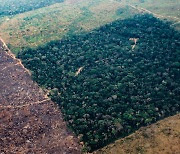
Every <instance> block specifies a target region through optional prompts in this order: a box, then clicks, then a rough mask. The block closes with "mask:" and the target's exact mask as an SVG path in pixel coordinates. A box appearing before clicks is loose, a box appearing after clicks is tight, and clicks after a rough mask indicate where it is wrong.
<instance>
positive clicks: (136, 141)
mask: <svg viewBox="0 0 180 154" xmlns="http://www.w3.org/2000/svg"><path fill="white" fill-rule="evenodd" d="M94 154H180V114H178V115H175V116H172V117H169V118H166V119H164V120H161V121H159V122H157V123H155V124H152V125H150V126H148V127H142V128H141V129H139V130H138V131H136V132H135V133H133V134H132V135H129V136H128V137H125V138H123V139H119V140H117V141H115V143H113V144H110V145H108V146H106V147H104V148H103V149H100V150H98V151H96V152H94Z"/></svg>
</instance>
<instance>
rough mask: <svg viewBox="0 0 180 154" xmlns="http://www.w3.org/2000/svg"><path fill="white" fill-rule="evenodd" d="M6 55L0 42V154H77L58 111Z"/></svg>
mask: <svg viewBox="0 0 180 154" xmlns="http://www.w3.org/2000/svg"><path fill="white" fill-rule="evenodd" d="M5 50H6V51H5ZM7 51H8V50H7V48H5V47H3V43H2V42H0V87H1V88H0V153H35V154H36V153H37V154H39V153H52V154H54V153H57V154H60V153H68V154H69V153H72V154H78V153H80V146H79V144H78V140H77V139H76V138H75V137H74V136H73V134H72V133H71V132H69V131H68V129H67V127H66V124H65V122H64V121H63V118H62V114H61V112H60V110H59V109H58V107H57V106H56V105H55V104H54V103H53V102H52V101H50V100H49V99H48V98H47V97H46V95H45V93H44V92H43V91H42V90H41V89H40V88H39V87H38V86H37V84H35V83H34V82H33V81H32V80H31V77H30V75H29V74H28V73H27V71H26V70H25V69H24V68H23V67H22V66H21V65H20V64H19V60H17V59H13V58H12V56H11V55H10V54H9V53H8V52H7Z"/></svg>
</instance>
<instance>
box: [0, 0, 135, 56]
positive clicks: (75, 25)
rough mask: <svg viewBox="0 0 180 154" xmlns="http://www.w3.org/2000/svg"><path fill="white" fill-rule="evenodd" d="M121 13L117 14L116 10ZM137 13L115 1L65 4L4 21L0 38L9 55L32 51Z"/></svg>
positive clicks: (86, 1) (70, 0)
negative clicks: (21, 51)
mask: <svg viewBox="0 0 180 154" xmlns="http://www.w3.org/2000/svg"><path fill="white" fill-rule="evenodd" d="M119 9H120V10H121V9H122V10H123V11H122V12H121V14H118V13H117V12H118V10H119ZM136 13H138V11H137V10H134V9H132V8H128V9H127V8H126V6H125V5H122V4H121V3H120V2H117V1H116V0H96V1H92V0H78V1H75V0H74V1H73V0H67V1H65V2H64V3H59V4H54V5H51V6H49V7H45V8H41V9H37V10H34V11H30V12H26V13H22V14H19V15H15V16H13V17H10V18H9V17H4V18H2V19H1V20H0V29H1V30H0V36H1V37H2V38H3V39H4V40H5V41H6V43H7V44H8V45H9V47H10V48H11V49H13V50H12V51H13V52H14V53H17V52H18V51H20V49H21V48H23V47H36V46H39V45H42V44H44V43H47V42H49V41H51V40H58V39H61V38H62V37H64V36H67V35H71V34H73V33H80V32H84V31H90V30H92V29H94V28H97V27H100V26H102V25H104V24H107V23H109V22H112V21H114V20H117V19H125V18H129V17H131V16H133V15H134V14H136Z"/></svg>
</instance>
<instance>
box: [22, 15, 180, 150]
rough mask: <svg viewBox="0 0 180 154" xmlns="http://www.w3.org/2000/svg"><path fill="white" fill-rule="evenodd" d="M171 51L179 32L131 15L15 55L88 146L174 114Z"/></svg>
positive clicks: (174, 58)
mask: <svg viewBox="0 0 180 154" xmlns="http://www.w3.org/2000/svg"><path fill="white" fill-rule="evenodd" d="M179 54H180V34H179V32H177V31H175V30H174V29H173V28H171V27H170V26H169V24H168V23H164V22H163V21H160V20H159V19H157V18H155V17H153V16H151V15H142V16H140V15H138V16H135V17H134V18H132V19H126V20H123V21H122V20H121V21H120V20H118V21H115V22H112V23H110V24H107V25H104V26H102V27H100V28H99V29H96V30H93V31H91V32H89V33H86V34H82V35H76V36H74V35H73V36H70V37H69V38H64V39H63V40H60V41H52V42H50V43H48V44H47V45H45V46H42V47H39V48H38V49H26V50H24V51H23V52H21V53H20V54H19V55H18V57H19V58H21V59H22V61H23V64H24V65H25V66H26V67H27V68H28V69H30V70H31V71H32V76H33V79H34V80H35V81H36V82H37V83H38V84H39V85H41V86H42V87H45V88H47V89H49V90H50V94H49V95H50V97H51V98H52V100H54V101H55V102H57V103H58V104H59V106H60V108H61V110H62V112H63V114H64V118H65V120H66V121H67V123H68V124H69V127H70V128H71V129H72V130H73V131H74V132H75V133H76V134H77V135H79V137H81V140H82V141H83V142H84V143H85V145H86V148H87V150H88V151H92V150H95V149H97V148H99V147H102V146H104V145H106V144H107V143H109V142H111V141H113V140H115V139H117V138H119V137H122V136H125V135H127V134H129V133H132V132H133V131H135V130H137V129H138V128H140V127H141V126H145V125H148V124H151V123H154V122H156V121H157V120H159V119H162V118H164V117H167V116H170V115H174V114H176V113H177V112H179V111H180V57H179Z"/></svg>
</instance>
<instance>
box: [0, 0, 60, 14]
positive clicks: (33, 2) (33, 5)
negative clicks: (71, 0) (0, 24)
mask: <svg viewBox="0 0 180 154" xmlns="http://www.w3.org/2000/svg"><path fill="white" fill-rule="evenodd" d="M63 1H64V0H40V1H38V0H0V16H5V15H15V14H19V13H23V12H27V11H31V10H35V9H39V8H42V7H45V6H49V5H52V4H55V3H60V2H63Z"/></svg>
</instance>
